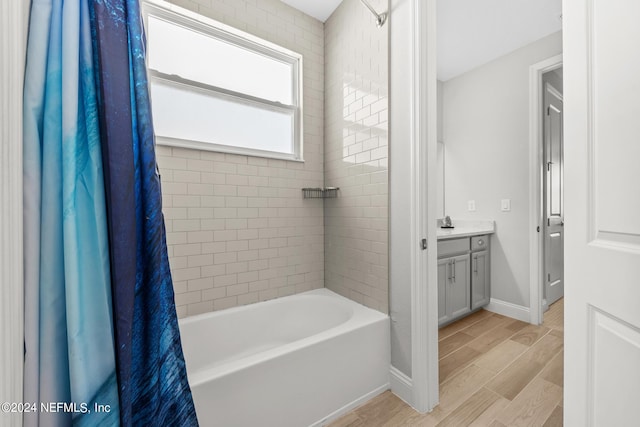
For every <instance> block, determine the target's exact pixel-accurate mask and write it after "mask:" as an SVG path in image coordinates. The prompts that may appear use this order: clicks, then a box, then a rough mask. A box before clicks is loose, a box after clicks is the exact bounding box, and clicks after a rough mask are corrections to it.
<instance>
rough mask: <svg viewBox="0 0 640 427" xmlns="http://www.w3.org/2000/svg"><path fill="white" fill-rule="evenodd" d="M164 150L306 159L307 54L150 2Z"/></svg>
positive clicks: (155, 97)
mask: <svg viewBox="0 0 640 427" xmlns="http://www.w3.org/2000/svg"><path fill="white" fill-rule="evenodd" d="M143 10H144V18H145V26H146V34H147V49H148V56H147V64H148V69H149V87H150V91H151V106H152V112H153V119H154V120H153V121H154V128H155V132H156V136H157V139H158V143H159V144H166V145H173V146H182V147H189V148H197V149H203V150H213V151H223V152H230V153H237V154H249V155H257V156H264V157H276V158H285V159H290V160H302V119H301V118H302V114H301V105H302V103H301V99H302V85H301V82H302V56H301V55H299V54H297V53H295V52H291V51H289V50H287V49H284V48H282V47H280V46H276V45H274V44H272V43H270V42H267V41H264V40H261V39H259V38H257V37H254V36H252V35H250V34H246V33H244V32H242V31H239V30H237V29H235V28H232V27H229V26H226V25H224V24H221V23H218V22H216V21H213V20H211V19H208V18H205V17H203V16H200V15H197V14H195V13H192V12H189V11H187V10H185V9H182V8H179V7H176V6H173V5H169V4H167V3H165V2H162V1H158V0H154V1H149V2H145V4H144V9H143Z"/></svg>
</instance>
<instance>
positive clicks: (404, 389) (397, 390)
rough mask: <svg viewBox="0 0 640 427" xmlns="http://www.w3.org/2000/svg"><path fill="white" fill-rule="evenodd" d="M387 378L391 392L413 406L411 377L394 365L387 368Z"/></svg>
mask: <svg viewBox="0 0 640 427" xmlns="http://www.w3.org/2000/svg"><path fill="white" fill-rule="evenodd" d="M389 378H390V381H391V391H392V392H393V394H395V395H396V396H398V397H399V398H400V399H402V400H403V401H404V402H405V403H406V404H408V405H409V406H411V407H413V382H412V381H411V378H409V377H408V376H406V375H405V374H404V373H402V372H401V371H400V370H399V369H398V368H396V367H394V366H392V367H391V369H390V370H389Z"/></svg>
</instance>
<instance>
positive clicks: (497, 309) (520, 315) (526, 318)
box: [485, 298, 531, 323]
mask: <svg viewBox="0 0 640 427" xmlns="http://www.w3.org/2000/svg"><path fill="white" fill-rule="evenodd" d="M485 310H487V311H491V312H493V313H498V314H502V315H503V316H508V317H512V318H514V319H518V320H522V321H523V322H527V323H529V322H530V321H531V313H530V311H529V307H524V306H522V305H518V304H512V303H510V302H506V301H502V300H499V299H495V298H491V301H490V302H489V305H487V306H486V307H485Z"/></svg>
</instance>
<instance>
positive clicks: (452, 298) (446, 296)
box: [438, 255, 471, 324]
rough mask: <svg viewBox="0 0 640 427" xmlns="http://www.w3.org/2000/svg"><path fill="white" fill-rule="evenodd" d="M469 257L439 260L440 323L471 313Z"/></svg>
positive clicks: (460, 256) (459, 256) (462, 256)
mask: <svg viewBox="0 0 640 427" xmlns="http://www.w3.org/2000/svg"><path fill="white" fill-rule="evenodd" d="M469 272H470V266H469V255H458V256H452V257H448V258H444V259H441V260H438V323H439V324H442V323H445V322H449V321H450V320H453V319H457V318H458V317H462V316H464V315H465V314H467V313H469V312H470V311H471V308H470V304H471V287H470V286H469Z"/></svg>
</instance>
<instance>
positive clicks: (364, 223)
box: [324, 0, 389, 313]
mask: <svg viewBox="0 0 640 427" xmlns="http://www.w3.org/2000/svg"><path fill="white" fill-rule="evenodd" d="M371 5H372V6H373V7H374V8H375V9H376V10H377V11H378V12H387V11H388V7H389V3H388V1H385V0H374V1H371ZM388 29H389V23H387V24H385V25H384V26H383V27H382V28H377V27H376V24H375V20H374V17H373V15H372V14H371V13H370V12H369V11H368V10H367V9H366V8H365V7H364V6H363V5H362V4H361V3H360V1H359V0H344V1H343V2H342V4H341V5H340V6H339V7H338V9H337V10H336V11H335V12H334V13H333V15H332V16H331V17H330V18H329V19H328V20H327V22H326V23H325V89H324V90H325V111H324V118H325V126H324V135H325V147H324V162H325V169H324V171H325V185H327V186H332V187H340V192H339V196H338V198H336V199H326V200H325V203H324V212H325V223H324V225H325V244H326V246H325V286H326V287H327V288H329V289H331V290H333V291H335V292H338V293H340V294H342V295H344V296H346V297H348V298H351V299H353V300H355V301H357V302H359V303H361V304H364V305H366V306H369V307H371V308H374V309H377V310H380V311H382V312H384V313H387V312H388V310H389V309H388V306H389V291H388V284H389V279H388V270H389V267H388V241H389V238H388V221H389V214H388V199H389V197H388V196H389V190H388V161H387V160H388V109H389V102H388V89H389V84H388V74H389V73H388Z"/></svg>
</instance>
